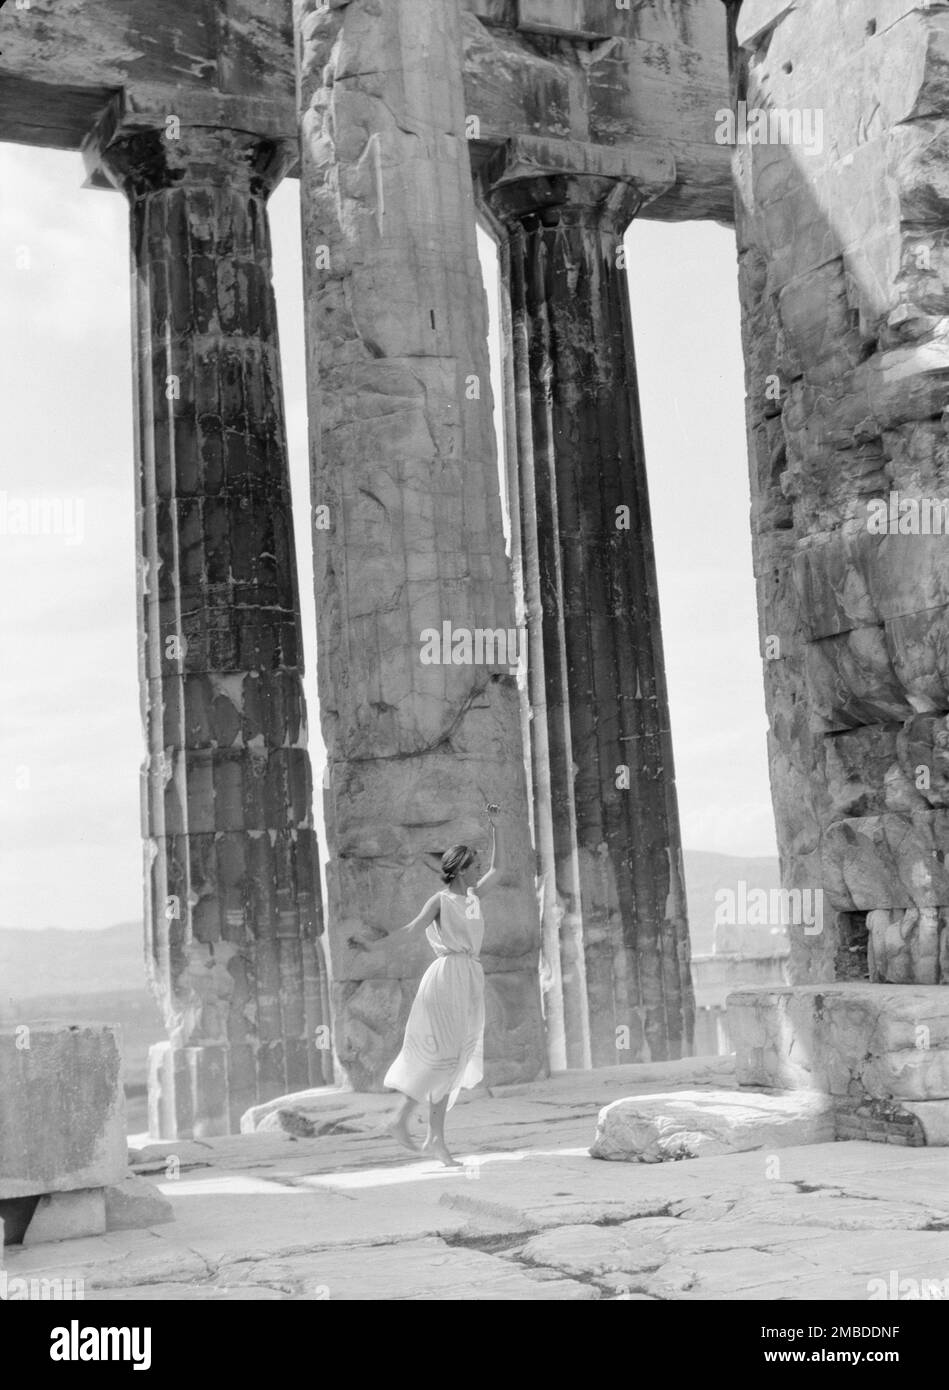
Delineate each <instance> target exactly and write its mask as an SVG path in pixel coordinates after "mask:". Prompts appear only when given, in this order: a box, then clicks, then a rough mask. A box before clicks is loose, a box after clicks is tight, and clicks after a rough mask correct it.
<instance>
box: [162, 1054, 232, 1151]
mask: <svg viewBox="0 0 949 1390" xmlns="http://www.w3.org/2000/svg"><path fill="white" fill-rule="evenodd" d="M228 1052H229V1049H228V1048H227V1047H225V1046H224V1045H223V1044H206V1045H204V1046H200V1047H175V1046H173V1044H172V1043H170V1042H160V1043H154V1044H153V1045H152V1046H151V1047H150V1048H149V1049H148V1133H149V1136H150V1137H151V1138H152V1139H210V1138H211V1137H212V1136H214V1135H217V1134H230V1132H231V1123H230V1116H231V1106H230V1094H229V1091H230V1088H229V1085H228V1073H229V1062H230V1059H229V1057H228ZM235 1100H237V1097H235ZM253 1100H254V1098H251V1099H248V1100H247V1103H246V1104H244V1103H243V1100H239V1101H238V1104H239V1106H240V1110H239V1113H238V1117H237V1126H235V1128H237V1127H239V1124H240V1115H241V1114H243V1112H244V1110H246V1109H247V1105H251V1104H253Z"/></svg>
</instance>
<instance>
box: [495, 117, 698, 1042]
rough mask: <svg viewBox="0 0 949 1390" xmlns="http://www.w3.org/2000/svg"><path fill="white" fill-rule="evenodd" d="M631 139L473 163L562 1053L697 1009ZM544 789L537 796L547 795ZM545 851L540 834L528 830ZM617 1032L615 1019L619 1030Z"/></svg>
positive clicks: (654, 1030) (659, 184)
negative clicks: (506, 437)
mask: <svg viewBox="0 0 949 1390" xmlns="http://www.w3.org/2000/svg"><path fill="white" fill-rule="evenodd" d="M673 181H674V171H673V169H672V167H671V161H669V160H668V159H666V158H664V157H663V156H662V155H661V154H650V152H649V151H647V150H644V149H640V150H637V151H635V152H633V151H615V150H604V149H599V148H596V147H591V146H586V145H580V144H575V143H573V142H569V141H541V140H533V139H521V138H519V139H516V140H512V141H511V142H510V144H509V146H508V147H507V148H506V149H505V150H503V151H502V152H501V153H500V155H499V157H498V159H497V160H496V161H495V163H494V165H493V167H492V168H490V169H489V171H488V173H487V174H486V176H485V197H486V201H487V204H488V206H489V208H490V210H491V212H492V214H493V216H494V218H495V220H496V222H497V223H498V224H499V226H500V227H501V228H502V229H503V232H504V234H505V235H504V236H503V239H502V268H503V275H504V279H505V283H506V289H507V293H508V295H509V297H510V304H511V316H512V335H513V344H512V358H513V373H514V400H515V417H516V438H515V439H514V440H513V441H512V445H511V447H512V448H514V449H516V450H517V452H518V469H519V475H520V480H521V527H522V535H523V555H524V564H525V570H526V573H525V581H524V582H525V592H526V596H527V604H528V609H529V616H528V624H529V628H530V632H531V648H530V651H531V656H532V662H531V668H530V699H531V703H532V707H533V727H534V770H535V798H536V805H537V810H536V817H537V821H538V824H539V825H540V826H543V824H544V821H545V818H547V817H549V818H550V820H551V822H552V825H551V833H550V836H549V847H548V848H547V853H548V855H550V854H551V853H552V855H553V860H554V862H553V864H552V865H549V864H544V866H543V867H544V869H545V871H546V874H545V876H546V877H547V879H548V880H549V881H551V882H553V881H555V882H556V885H557V893H558V898H559V902H558V904H557V912H556V915H555V917H554V920H553V922H551V920H550V916H549V915H548V916H547V918H545V949H546V954H547V956H548V958H549V959H550V960H551V963H552V966H551V972H550V973H551V977H552V978H553V979H554V981H555V976H556V971H557V965H558V962H557V960H556V955H557V951H558V943H557V940H556V927H557V921H556V918H557V917H559V918H560V919H561V923H560V941H559V963H560V967H561V970H562V980H563V985H562V989H563V1023H564V1048H565V1053H566V1058H567V1062H568V1065H571V1066H583V1065H589V1062H590V1060H591V1059H592V1061H593V1063H594V1065H606V1064H610V1063H615V1062H623V1061H637V1060H641V1059H646V1058H650V1059H659V1058H668V1057H678V1056H680V1055H682V1054H684V1053H688V1052H689V1051H690V1049H691V1038H692V1025H693V1015H694V1005H693V999H692V986H691V980H690V976H689V944H688V928H687V924H686V913H685V895H684V890H683V880H682V862H681V848H680V843H679V828H678V813H677V808H676V798H675V783H674V774H673V764H672V745H671V737H670V732H669V714H668V704H667V698H666V689H665V678H664V670H663V659H662V643H661V635H660V628H659V608H658V599H657V592H656V575H655V561H654V558H653V549H652V536H651V529H650V518H649V506H648V499H647V492H646V476H645V465H644V456H643V443H642V431H641V426H640V416H639V404H638V398H637V388H636V369H635V361H634V355H633V339H632V326H631V316H630V310H629V299H628V290H627V285H626V277H625V272H624V268H623V267H624V258H623V255H622V246H623V241H622V238H623V233H624V231H625V229H626V227H627V226H628V224H629V222H630V220H631V219H632V217H633V215H634V214H635V213H636V211H637V210H638V209H639V207H640V206H641V205H642V203H643V201H644V200H646V199H647V198H649V197H653V196H656V194H657V193H658V192H660V191H662V190H663V189H664V188H666V187H668V186H669V185H670V184H671V183H672V182H673ZM548 800H549V809H548V806H547V805H545V804H544V803H545V802H547V801H548ZM540 849H541V855H542V859H543V856H544V851H545V844H544V841H543V839H541V844H540ZM627 1030H628V1031H627Z"/></svg>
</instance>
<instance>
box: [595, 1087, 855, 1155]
mask: <svg viewBox="0 0 949 1390" xmlns="http://www.w3.org/2000/svg"><path fill="white" fill-rule="evenodd" d="M833 1138H834V1106H833V1101H832V1100H831V1098H830V1097H829V1096H820V1095H816V1094H811V1093H801V1094H780V1095H749V1094H746V1093H742V1092H736V1091H677V1092H672V1093H670V1094H668V1095H660V1096H634V1097H630V1098H628V1099H624V1100H615V1101H613V1103H612V1104H611V1105H607V1106H605V1107H604V1108H603V1109H602V1110H601V1111H600V1114H599V1118H598V1120H597V1127H596V1138H595V1139H594V1141H593V1144H592V1146H591V1148H590V1154H591V1156H592V1157H593V1158H606V1159H613V1160H618V1161H620V1162H625V1163H665V1162H669V1161H670V1160H674V1159H680V1158H710V1157H714V1156H716V1155H719V1154H727V1153H743V1152H746V1151H748V1150H750V1149H771V1148H780V1147H787V1146H788V1145H791V1144H822V1143H829V1142H831V1141H832V1140H833Z"/></svg>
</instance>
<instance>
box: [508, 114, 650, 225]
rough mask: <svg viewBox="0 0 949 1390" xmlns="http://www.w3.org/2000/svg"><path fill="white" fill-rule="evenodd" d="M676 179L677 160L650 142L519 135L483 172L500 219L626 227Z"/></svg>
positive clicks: (509, 142)
mask: <svg viewBox="0 0 949 1390" xmlns="http://www.w3.org/2000/svg"><path fill="white" fill-rule="evenodd" d="M675 181H676V167H675V160H674V159H673V158H672V155H671V154H670V153H669V152H668V151H667V150H665V149H662V148H659V147H657V146H655V145H650V144H647V143H642V144H636V145H595V144H588V143H586V142H584V141H580V140H556V139H543V138H540V137H537V136H526V135H517V136H514V137H513V138H512V139H510V140H508V141H507V142H506V143H505V144H504V145H502V146H501V148H500V149H499V150H498V151H497V153H496V154H495V155H494V157H493V158H492V159H491V160H490V161H489V162H488V164H487V165H486V167H485V170H484V172H483V174H482V186H483V189H484V195H485V200H486V202H487V203H488V205H489V207H490V208H491V210H492V211H493V212H494V214H495V215H496V216H498V217H499V218H500V219H501V221H502V222H506V223H512V222H523V221H524V220H525V219H527V218H530V217H534V216H536V217H539V218H540V219H541V220H545V219H544V214H545V212H548V211H549V212H550V214H551V215H552V216H553V217H555V218H556V219H558V220H562V219H563V217H564V214H565V212H567V211H568V210H569V213H570V214H572V216H573V217H574V218H576V220H578V221H591V222H595V223H599V224H602V223H606V224H608V225H611V227H612V229H613V230H625V228H626V226H627V225H628V224H629V223H630V222H631V221H632V219H633V218H634V217H635V216H636V214H637V213H638V212H639V211H640V210H641V209H642V208H643V207H644V206H645V205H646V204H647V203H650V202H652V201H653V199H655V198H658V197H660V196H661V195H662V194H663V193H665V192H666V191H667V190H668V189H670V188H672V187H673V186H674V184H675Z"/></svg>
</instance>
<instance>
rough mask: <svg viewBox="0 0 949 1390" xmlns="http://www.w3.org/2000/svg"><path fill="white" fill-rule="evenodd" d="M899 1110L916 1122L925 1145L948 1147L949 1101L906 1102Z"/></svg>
mask: <svg viewBox="0 0 949 1390" xmlns="http://www.w3.org/2000/svg"><path fill="white" fill-rule="evenodd" d="M901 1109H903V1110H904V1111H905V1112H906V1113H907V1115H911V1116H913V1118H914V1119H915V1120H916V1121H917V1122H918V1124H919V1127H920V1129H921V1130H922V1133H923V1142H924V1143H925V1144H926V1145H928V1146H931V1147H936V1146H938V1147H943V1146H949V1101H947V1100H907V1101H904V1102H903V1104H902V1106H901Z"/></svg>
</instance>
